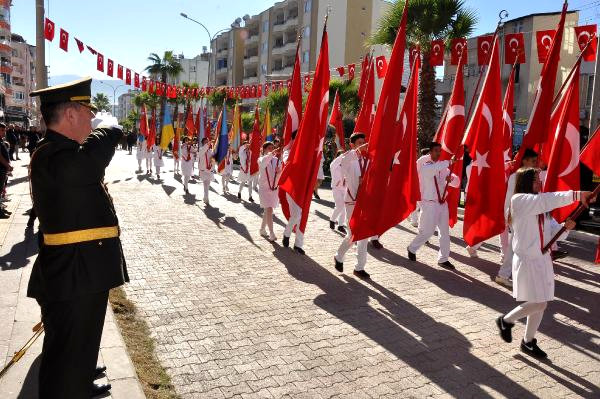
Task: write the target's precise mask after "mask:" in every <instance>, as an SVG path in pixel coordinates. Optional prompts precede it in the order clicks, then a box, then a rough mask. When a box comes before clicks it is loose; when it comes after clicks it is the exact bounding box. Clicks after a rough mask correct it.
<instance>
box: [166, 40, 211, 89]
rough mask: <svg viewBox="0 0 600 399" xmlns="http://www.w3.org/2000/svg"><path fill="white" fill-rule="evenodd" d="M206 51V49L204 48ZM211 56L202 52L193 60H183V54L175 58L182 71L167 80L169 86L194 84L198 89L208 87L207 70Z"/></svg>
mask: <svg viewBox="0 0 600 399" xmlns="http://www.w3.org/2000/svg"><path fill="white" fill-rule="evenodd" d="M205 49H206V47H205ZM210 57H211V54H210V53H207V52H204V53H202V54H200V55H197V56H196V57H194V58H185V57H184V56H183V54H180V55H179V56H178V57H177V60H178V62H179V64H180V65H181V67H182V68H183V71H182V72H181V73H180V74H179V75H177V76H176V77H174V78H172V77H169V78H168V79H167V81H168V83H169V84H176V85H181V84H182V83H184V82H185V83H190V84H193V83H196V84H197V85H198V87H206V86H208V69H209V65H210Z"/></svg>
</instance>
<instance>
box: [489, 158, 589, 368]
mask: <svg viewBox="0 0 600 399" xmlns="http://www.w3.org/2000/svg"><path fill="white" fill-rule="evenodd" d="M541 189H542V183H541V181H540V174H539V169H536V168H521V169H519V170H518V171H517V173H516V177H515V193H514V195H513V196H512V198H511V200H510V213H509V216H508V219H509V222H510V225H511V230H512V247H513V252H514V255H513V261H512V273H513V297H514V298H515V299H516V300H517V301H518V302H523V303H521V304H520V305H519V306H517V307H516V308H514V309H513V310H511V311H510V312H508V313H507V314H506V315H503V316H500V317H498V318H497V319H496V325H497V327H498V329H499V332H500V337H501V338H502V339H503V340H504V341H505V342H512V328H513V327H514V325H515V322H516V321H517V320H519V319H522V318H524V317H527V324H526V326H525V334H524V337H523V340H522V341H521V351H523V352H524V353H526V354H528V355H530V356H533V357H535V358H538V359H544V358H546V357H547V354H546V353H545V352H544V351H543V350H542V349H540V347H539V346H538V345H537V340H536V339H535V334H536V332H537V330H538V328H539V325H540V323H541V321H542V316H543V315H544V310H545V309H546V306H547V304H548V302H549V301H552V300H553V299H554V269H553V265H552V258H551V256H550V252H543V248H544V247H545V246H546V245H547V243H548V242H549V241H550V240H551V239H552V237H553V236H554V235H555V234H556V233H557V231H558V229H557V228H553V225H552V223H551V222H550V220H549V217H548V215H547V214H548V212H550V211H552V210H553V209H556V208H560V207H563V206H567V205H570V204H572V203H574V202H577V201H581V202H582V203H583V204H584V205H585V206H588V205H589V203H590V202H593V201H594V198H591V196H592V193H590V192H587V191H583V192H581V191H561V192H548V193H540V191H541ZM574 227H575V222H574V221H573V220H572V219H570V218H568V219H567V220H566V222H565V228H566V229H567V230H571V229H573V228H574Z"/></svg>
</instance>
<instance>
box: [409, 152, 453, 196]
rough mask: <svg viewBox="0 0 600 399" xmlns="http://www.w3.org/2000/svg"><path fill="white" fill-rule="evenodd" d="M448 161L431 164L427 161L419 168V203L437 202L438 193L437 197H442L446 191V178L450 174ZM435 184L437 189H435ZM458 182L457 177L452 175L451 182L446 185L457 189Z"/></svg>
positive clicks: (430, 161)
mask: <svg viewBox="0 0 600 399" xmlns="http://www.w3.org/2000/svg"><path fill="white" fill-rule="evenodd" d="M449 166H450V161H437V162H433V161H432V160H429V161H427V162H425V163H424V164H423V166H421V169H420V170H419V171H418V172H419V183H420V185H421V201H434V202H438V191H439V195H440V196H442V195H444V191H446V190H445V189H446V177H448V175H450V174H451V172H450V169H448V167H449ZM436 182H437V188H436ZM459 184H460V181H459V179H458V176H456V175H455V174H453V173H452V180H451V181H450V183H449V184H448V185H449V186H450V187H458V186H459Z"/></svg>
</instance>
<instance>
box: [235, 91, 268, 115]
mask: <svg viewBox="0 0 600 399" xmlns="http://www.w3.org/2000/svg"><path fill="white" fill-rule="evenodd" d="M262 93H263V86H262V85H258V87H257V88H256V95H257V96H258V97H259V98H260V97H262ZM240 115H241V114H240Z"/></svg>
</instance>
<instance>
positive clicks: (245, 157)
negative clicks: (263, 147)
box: [238, 141, 254, 202]
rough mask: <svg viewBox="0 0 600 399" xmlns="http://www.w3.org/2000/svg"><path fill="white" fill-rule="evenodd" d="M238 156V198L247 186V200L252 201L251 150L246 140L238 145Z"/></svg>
mask: <svg viewBox="0 0 600 399" xmlns="http://www.w3.org/2000/svg"><path fill="white" fill-rule="evenodd" d="M238 156H239V159H240V173H239V175H238V180H239V182H240V189H239V191H238V198H239V199H242V190H243V189H244V187H245V186H247V187H248V201H250V202H254V199H252V180H251V176H250V159H251V158H252V151H250V144H249V143H248V142H247V141H245V142H244V143H242V145H241V146H240V149H239V151H238Z"/></svg>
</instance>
